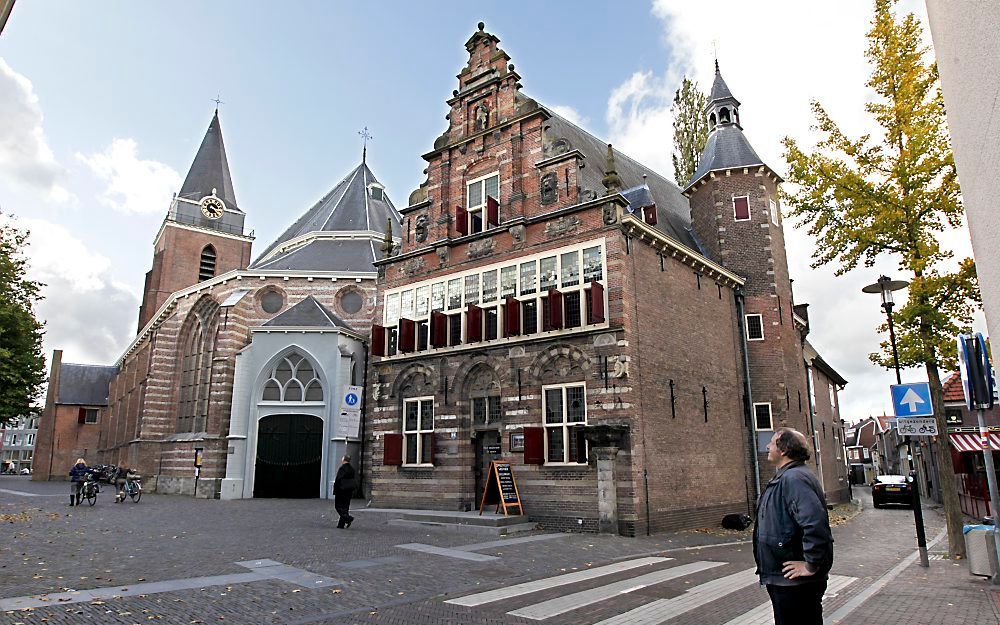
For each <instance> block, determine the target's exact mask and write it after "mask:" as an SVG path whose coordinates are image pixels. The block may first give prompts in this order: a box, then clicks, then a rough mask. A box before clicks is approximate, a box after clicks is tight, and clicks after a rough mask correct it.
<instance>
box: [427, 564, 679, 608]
mask: <svg viewBox="0 0 1000 625" xmlns="http://www.w3.org/2000/svg"><path fill="white" fill-rule="evenodd" d="M670 560H673V558H657V557H650V558H637V559H635V560H626V561H624V562H618V563H616V564H609V565H607V566H599V567H596V568H592V569H586V570H583V571H575V572H573V573H566V574H565V575H556V576H555V577H546V578H544V579H539V580H535V581H533V582H525V583H523V584H516V585H514V586H507V587H505V588H498V589H496V590H490V591H487V592H480V593H476V594H474V595H466V596H465V597H458V598H456V599H449V600H447V601H445V603H451V604H454V605H462V606H468V607H473V606H477V605H483V604H485V603H493V602H494V601H501V600H503V599H510V598H512V597H519V596H521V595H527V594H529V593H533V592H538V591H540V590H548V589H549V588H556V587H559V586H565V585H567V584H575V583H577V582H582V581H586V580H589V579H595V578H597V577H602V576H604V575H612V574H614V573H621V572H622V571H629V570H632V569H636V568H640V567H644V566H650V565H653V564H661V563H663V562H668V561H670Z"/></svg>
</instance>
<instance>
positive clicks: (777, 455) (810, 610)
mask: <svg viewBox="0 0 1000 625" xmlns="http://www.w3.org/2000/svg"><path fill="white" fill-rule="evenodd" d="M767 459H768V460H770V461H771V462H773V463H774V464H775V465H776V467H777V470H776V471H775V474H774V477H773V478H772V479H771V481H770V482H768V483H767V487H766V488H764V492H763V493H761V496H760V501H758V502H757V522H756V524H755V525H754V530H753V554H754V560H756V562H757V574H758V575H759V576H760V583H761V585H763V586H766V587H767V594H768V595H770V597H771V607H772V608H773V610H774V623H775V625H790V624H791V623H795V624H796V625H822V624H823V603H822V601H823V593H824V592H826V582H827V577H828V575H829V572H830V567H832V566H833V534H832V533H831V532H830V517H829V515H828V514H827V511H826V498H825V497H824V495H823V487H822V486H821V485H820V483H819V480H818V479H816V476H815V475H814V474H813V473H812V471H810V470H809V469H808V468H806V466H805V462H806V461H807V460H809V444H808V442H807V441H806V437H805V436H803V435H802V433H801V432H798V431H796V430H793V429H791V428H781V429H779V430H777V431H776V432H775V433H774V436H773V437H771V442H770V443H768V445H767Z"/></svg>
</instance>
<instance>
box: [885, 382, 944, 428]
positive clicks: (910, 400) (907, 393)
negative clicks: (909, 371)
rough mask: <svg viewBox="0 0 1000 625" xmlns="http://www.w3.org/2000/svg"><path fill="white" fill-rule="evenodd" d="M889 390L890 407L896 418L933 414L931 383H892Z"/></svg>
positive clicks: (931, 415)
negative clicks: (890, 397)
mask: <svg viewBox="0 0 1000 625" xmlns="http://www.w3.org/2000/svg"><path fill="white" fill-rule="evenodd" d="M889 390H890V392H891V393H892V409H893V412H895V413H896V418H897V419H907V418H910V417H933V416H934V405H933V403H932V402H931V385H930V384H928V383H927V382H914V383H912V384H893V385H892V386H890V387H889Z"/></svg>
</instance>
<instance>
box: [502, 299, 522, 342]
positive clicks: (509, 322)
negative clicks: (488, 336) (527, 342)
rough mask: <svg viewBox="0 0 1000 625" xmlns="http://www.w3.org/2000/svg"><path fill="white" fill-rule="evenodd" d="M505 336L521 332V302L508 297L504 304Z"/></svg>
mask: <svg viewBox="0 0 1000 625" xmlns="http://www.w3.org/2000/svg"><path fill="white" fill-rule="evenodd" d="M503 329H504V336H517V335H518V334H520V333H521V302H519V301H518V300H516V299H514V298H513V297H508V298H507V299H506V300H504V304H503Z"/></svg>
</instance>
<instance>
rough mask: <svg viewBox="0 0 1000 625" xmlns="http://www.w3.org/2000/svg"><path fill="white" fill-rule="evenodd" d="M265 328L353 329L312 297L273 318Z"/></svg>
mask: <svg viewBox="0 0 1000 625" xmlns="http://www.w3.org/2000/svg"><path fill="white" fill-rule="evenodd" d="M264 327H272V328H273V327H278V328H346V329H348V330H350V329H351V326H349V325H347V324H346V323H344V321H343V319H341V318H340V317H338V316H337V315H335V314H333V313H332V312H330V309H328V308H327V307H326V306H324V305H323V304H320V303H319V301H318V300H317V299H316V298H315V297H313V296H312V295H309V296H307V297H306V298H305V299H304V300H302V301H301V302H299V303H298V304H295V305H294V306H292V307H291V308H289V309H288V310H286V311H285V312H283V313H281V314H280V315H277V316H275V317H273V318H272V319H270V320H269V321H267V322H266V323H265V324H264Z"/></svg>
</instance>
